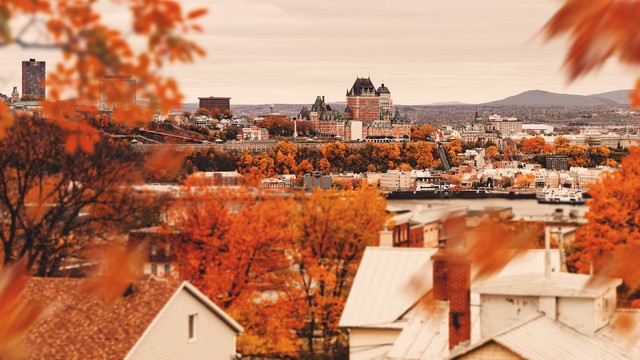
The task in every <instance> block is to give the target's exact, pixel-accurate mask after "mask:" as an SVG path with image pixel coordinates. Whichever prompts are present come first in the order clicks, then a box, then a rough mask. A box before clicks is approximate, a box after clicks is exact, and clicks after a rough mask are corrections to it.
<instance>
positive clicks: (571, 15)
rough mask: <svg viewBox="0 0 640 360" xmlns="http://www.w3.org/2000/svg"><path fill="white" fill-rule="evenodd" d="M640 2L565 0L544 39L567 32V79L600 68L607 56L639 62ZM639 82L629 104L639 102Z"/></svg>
mask: <svg viewBox="0 0 640 360" xmlns="http://www.w3.org/2000/svg"><path fill="white" fill-rule="evenodd" d="M638 17H640V1H637V0H628V1H619V0H566V1H565V3H564V5H563V6H562V7H561V8H560V10H558V11H557V12H556V13H555V15H554V16H553V17H552V18H551V19H550V20H549V22H548V23H547V24H546V25H545V27H544V29H543V31H544V33H545V35H546V36H547V38H555V37H559V36H563V35H567V36H568V37H569V39H570V44H571V45H570V48H569V51H568V52H567V55H566V58H565V62H564V64H565V67H566V68H567V71H568V73H569V80H571V81H573V80H575V79H576V78H578V77H580V76H583V75H586V74H587V73H590V72H592V71H594V70H596V69H598V68H600V67H601V66H602V65H603V64H604V63H605V62H606V60H607V59H609V58H612V57H617V58H618V60H620V61H621V62H622V63H625V64H629V65H636V64H638V63H639V62H640V35H639V34H640V32H639V31H638V30H640V26H639V25H638V21H637V19H638ZM639 85H640V84H639V83H636V87H635V90H634V91H633V92H632V93H631V94H630V100H631V105H632V106H634V107H637V106H640V102H639V101H638V99H639V96H638V94H639V93H640V86H639Z"/></svg>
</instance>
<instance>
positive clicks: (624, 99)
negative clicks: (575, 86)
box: [589, 90, 632, 104]
mask: <svg viewBox="0 0 640 360" xmlns="http://www.w3.org/2000/svg"><path fill="white" fill-rule="evenodd" d="M631 91H632V90H616V91H609V92H605V93H601V94H593V95H589V96H591V97H596V98H601V99H608V100H612V101H615V102H617V103H620V104H629V93H630V92H631Z"/></svg>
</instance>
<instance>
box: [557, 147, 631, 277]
mask: <svg viewBox="0 0 640 360" xmlns="http://www.w3.org/2000/svg"><path fill="white" fill-rule="evenodd" d="M639 151H640V150H639V149H638V148H636V147H634V148H631V152H630V154H629V156H627V157H626V158H623V159H622V167H621V168H620V170H618V171H614V172H611V173H607V174H606V175H605V176H604V177H603V178H601V179H600V180H599V181H597V182H596V183H595V184H593V185H592V186H591V187H590V189H589V194H590V195H591V196H592V198H593V200H591V201H590V202H589V211H588V212H587V213H586V215H585V217H586V219H587V220H588V223H587V224H585V225H583V226H581V227H580V228H578V236H577V238H576V241H575V243H574V244H573V246H572V252H571V254H570V256H569V257H568V261H569V264H570V265H572V267H573V268H574V269H575V270H577V271H580V272H584V273H588V272H590V271H591V270H592V269H594V270H596V271H605V272H607V274H609V275H614V276H620V277H622V278H623V279H625V283H626V284H627V285H629V286H631V287H632V289H633V290H638V285H640V283H639V280H640V279H638V278H637V277H638V271H637V270H636V269H635V261H636V259H637V258H636V256H637V255H638V254H639V251H640V204H639V203H638V194H640V154H638V152H639ZM627 257H632V258H633V261H634V264H633V266H632V268H626V267H625V266H623V265H629V263H628V261H625V260H624V258H627Z"/></svg>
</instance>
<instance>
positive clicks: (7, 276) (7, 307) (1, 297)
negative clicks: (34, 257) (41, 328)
mask: <svg viewBox="0 0 640 360" xmlns="http://www.w3.org/2000/svg"><path fill="white" fill-rule="evenodd" d="M25 269H26V267H25V264H24V261H19V262H17V263H15V264H12V265H7V266H5V267H4V268H3V269H2V270H0V319H2V321H0V356H7V355H8V354H11V353H12V352H13V351H14V350H15V348H16V346H18V345H19V343H20V341H21V340H22V338H23V337H24V336H25V335H26V333H27V331H28V330H29V328H30V327H31V326H32V325H33V324H35V323H36V322H37V321H38V320H39V319H40V317H41V316H42V314H43V311H44V310H45V308H46V306H44V304H39V303H37V302H36V303H34V302H30V303H28V304H26V303H24V302H23V301H22V300H21V294H22V292H23V290H24V288H25V286H26V284H27V280H28V279H29V277H28V275H27V273H26V270H25Z"/></svg>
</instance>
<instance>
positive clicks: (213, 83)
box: [0, 0, 633, 105]
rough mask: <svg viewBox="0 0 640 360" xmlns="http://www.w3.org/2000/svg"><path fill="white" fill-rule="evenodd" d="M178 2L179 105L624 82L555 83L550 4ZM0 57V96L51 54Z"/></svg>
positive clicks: (436, 95)
mask: <svg viewBox="0 0 640 360" xmlns="http://www.w3.org/2000/svg"><path fill="white" fill-rule="evenodd" d="M181 3H183V4H184V5H183V6H185V7H186V8H195V7H200V6H206V7H208V8H209V9H210V14H209V15H207V18H206V19H207V21H205V24H204V32H203V33H202V34H193V35H192V38H193V39H194V40H195V41H196V42H198V43H199V44H200V45H201V46H203V47H204V48H205V50H206V51H207V56H206V57H205V58H202V59H197V60H196V62H195V63H193V64H186V65H180V66H172V67H169V68H168V69H167V70H166V72H165V73H166V74H167V75H171V76H173V77H175V78H176V79H177V80H178V83H179V84H180V85H181V90H182V92H183V94H184V95H185V99H184V102H188V103H192V102H197V99H198V97H207V96H223V97H225V96H228V97H231V98H232V104H268V103H294V104H296V103H301V104H303V103H307V102H308V101H309V100H308V99H313V98H315V96H317V95H323V96H325V97H326V99H327V101H328V102H336V101H344V92H345V90H346V87H347V85H345V84H350V83H351V82H352V81H353V79H354V78H356V77H358V76H359V77H371V79H372V81H373V82H374V85H375V86H380V85H381V84H382V83H385V85H386V86H387V87H389V89H390V91H391V93H392V94H393V96H394V99H396V100H395V102H396V103H397V104H403V105H411V104H416V105H417V104H430V103H435V102H449V101H460V102H463V103H470V104H477V103H483V102H489V101H494V100H499V99H502V98H504V97H507V96H512V95H515V94H518V93H520V92H523V91H527V90H535V89H540V90H545V91H551V92H559V93H571V94H581V95H588V94H593V93H601V92H607V91H613V90H621V89H628V88H631V87H632V86H633V80H632V79H631V78H630V76H629V73H628V72H625V71H626V70H625V68H623V67H622V66H619V65H617V64H611V63H610V64H608V65H607V66H605V67H604V68H603V69H601V71H600V73H599V74H597V75H592V76H588V77H586V78H584V79H578V81H576V82H575V83H573V84H570V85H567V80H566V76H565V74H564V73H563V72H562V71H561V67H562V62H563V58H564V52H565V50H566V44H565V43H564V41H553V42H549V43H545V42H544V41H543V40H542V38H541V36H540V29H541V28H542V27H543V26H544V24H545V23H546V21H548V20H549V18H550V17H551V16H552V15H553V13H554V11H555V10H557V5H558V4H557V2H555V1H552V0H545V1H542V2H535V3H533V2H532V3H530V2H526V3H523V2H513V1H507V0H489V1H485V2H482V3H477V2H472V1H469V0H461V1H456V2H455V3H441V2H435V1H426V2H424V1H423V2H418V1H415V0H405V1H401V2H396V3H388V2H383V1H368V2H364V1H360V0H355V1H351V2H349V3H339V2H337V1H333V0H331V1H325V2H323V4H322V5H321V6H319V5H316V4H305V3H298V2H295V1H289V0H224V1H216V2H209V1H201V0H199V1H196V0H186V1H182V2H181ZM365 5H366V6H365ZM105 10H106V11H105V12H104V15H103V16H104V18H105V19H106V20H108V21H110V22H111V21H114V22H121V23H123V24H125V23H126V22H127V21H128V19H126V18H123V17H122V16H121V13H120V12H118V11H117V10H114V9H105ZM123 29H124V30H123V31H124V32H125V33H126V32H127V30H126V26H124V27H123ZM134 42H135V41H134ZM10 49H11V50H10V51H7V52H6V54H7V56H6V57H5V58H3V59H1V60H0V92H3V93H10V92H11V89H12V88H13V86H15V85H19V83H20V79H19V78H18V77H19V74H18V73H17V72H16V71H15V70H16V68H18V67H19V66H20V62H21V61H23V60H25V59H28V58H34V57H35V58H38V59H42V60H46V61H47V62H49V63H50V64H52V65H53V64H55V63H56V62H57V61H59V60H60V59H59V58H58V57H57V55H55V53H54V52H48V51H42V50H37V51H32V50H29V51H27V50H23V49H19V48H17V47H15V46H12V47H10Z"/></svg>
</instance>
